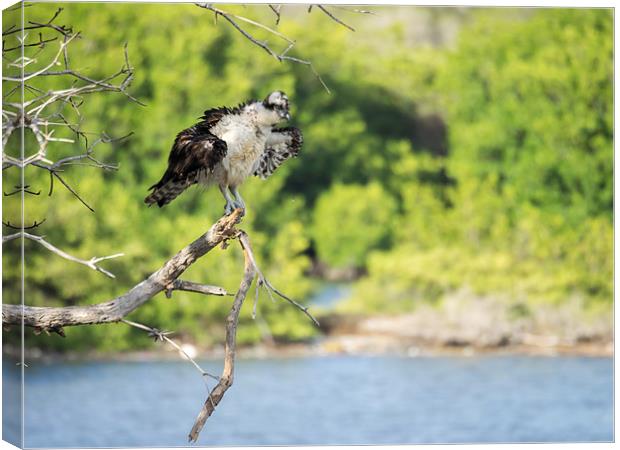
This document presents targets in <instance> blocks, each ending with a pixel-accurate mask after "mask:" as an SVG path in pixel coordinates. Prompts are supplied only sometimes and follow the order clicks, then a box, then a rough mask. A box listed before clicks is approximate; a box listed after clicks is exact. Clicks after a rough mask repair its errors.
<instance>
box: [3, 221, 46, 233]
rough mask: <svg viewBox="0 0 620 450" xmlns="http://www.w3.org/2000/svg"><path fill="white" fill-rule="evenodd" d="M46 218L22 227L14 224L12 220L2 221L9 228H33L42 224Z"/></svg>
mask: <svg viewBox="0 0 620 450" xmlns="http://www.w3.org/2000/svg"><path fill="white" fill-rule="evenodd" d="M45 220H46V219H43V220H42V221H41V222H37V221H36V220H35V221H34V223H33V224H32V225H30V226H28V227H25V226H23V225H22V226H21V227H17V226H15V225H12V224H11V222H8V221H7V222H2V225H4V226H5V227H7V228H12V229H13V230H32V229H33V228H36V227H38V226H39V225H41V224H42V223H43V222H45Z"/></svg>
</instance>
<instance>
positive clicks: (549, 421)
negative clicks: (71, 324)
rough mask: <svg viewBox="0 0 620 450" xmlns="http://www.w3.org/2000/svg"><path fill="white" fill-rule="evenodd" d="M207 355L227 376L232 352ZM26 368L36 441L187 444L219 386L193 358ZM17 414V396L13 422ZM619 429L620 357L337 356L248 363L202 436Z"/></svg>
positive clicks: (573, 434)
mask: <svg viewBox="0 0 620 450" xmlns="http://www.w3.org/2000/svg"><path fill="white" fill-rule="evenodd" d="M201 364H202V365H203V368H205V369H206V370H208V371H210V372H212V373H219V372H220V369H221V367H220V364H219V362H216V361H201ZM3 370H4V377H5V378H4V383H5V388H6V386H7V384H6V383H7V381H8V382H9V383H10V382H11V380H12V381H13V382H15V381H18V377H19V370H18V368H16V366H15V365H14V362H10V361H8V360H5V363H4V364H3ZM25 371H26V384H25V389H26V390H25V421H26V442H25V444H26V446H27V447H97V446H108V447H110V446H121V447H128V446H179V445H186V442H187V440H186V439H187V433H188V431H189V429H190V428H191V425H192V424H193V421H194V419H195V416H196V414H197V413H198V411H199V410H200V408H201V407H202V404H203V401H204V399H205V396H206V390H205V387H204V383H203V382H202V381H201V377H200V375H199V374H198V372H197V371H196V370H195V369H194V368H193V367H191V366H190V364H189V363H187V362H183V361H179V362H79V363H68V362H64V363H54V364H44V363H36V362H32V363H30V364H29V367H28V368H26V369H25ZM211 383H213V381H211ZM5 397H6V390H5ZM10 414H11V411H10V410H8V409H6V405H5V408H4V415H5V418H6V419H5V420H9V419H10V418H8V417H7V416H9V415H10ZM5 426H6V422H5ZM9 432H10V430H8V429H7V428H6V427H5V429H4V433H5V438H6V437H9V436H8V433H9ZM613 437H614V436H613V360H612V359H611V358H590V357H556V358H550V357H531V356H480V357H417V358H406V357H389V356H382V357H353V356H351V357H349V356H334V357H312V358H288V359H277V358H274V359H255V360H252V359H245V360H240V361H238V364H237V375H236V378H235V384H234V385H233V386H232V387H231V388H230V389H229V390H228V392H227V393H226V396H225V397H224V400H223V401H222V403H221V404H220V406H219V407H218V409H217V410H216V412H215V413H214V415H213V416H212V417H211V418H210V419H209V420H208V421H207V424H206V426H205V428H204V430H203V432H202V434H201V437H200V439H199V444H201V445H209V446H222V445H295V444H298V445H299V444H325V445H326V444H403V443H409V444H411V443H458V442H551V441H556V442H566V441H611V440H613Z"/></svg>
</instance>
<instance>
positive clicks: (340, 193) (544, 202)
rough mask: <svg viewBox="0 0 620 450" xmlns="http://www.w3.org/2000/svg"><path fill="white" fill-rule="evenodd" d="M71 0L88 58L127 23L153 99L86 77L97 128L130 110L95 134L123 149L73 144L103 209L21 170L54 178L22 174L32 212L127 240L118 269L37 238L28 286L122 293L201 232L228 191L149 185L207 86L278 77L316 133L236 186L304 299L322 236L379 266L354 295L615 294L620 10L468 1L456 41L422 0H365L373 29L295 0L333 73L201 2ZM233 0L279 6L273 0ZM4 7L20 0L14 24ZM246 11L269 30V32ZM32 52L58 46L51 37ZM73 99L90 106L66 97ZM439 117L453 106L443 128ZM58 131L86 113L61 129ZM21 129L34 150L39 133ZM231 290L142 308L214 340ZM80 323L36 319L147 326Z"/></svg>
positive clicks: (111, 46) (263, 83) (344, 253)
mask: <svg viewBox="0 0 620 450" xmlns="http://www.w3.org/2000/svg"><path fill="white" fill-rule="evenodd" d="M62 6H63V7H64V11H63V13H62V15H61V16H60V19H59V21H60V23H62V24H68V25H69V24H70V25H72V26H73V28H74V29H75V30H81V31H82V34H83V37H82V39H80V40H77V41H75V42H74V43H73V44H72V46H71V47H72V48H71V52H72V53H71V54H72V60H73V61H75V62H78V64H77V65H78V66H79V67H80V68H81V69H83V70H84V71H85V73H87V74H89V75H91V76H93V77H103V76H105V75H107V74H110V73H113V72H114V71H116V70H117V68H119V67H120V66H121V65H122V63H123V52H122V48H123V44H124V43H125V42H127V43H128V51H129V56H130V60H131V62H132V64H133V66H134V67H135V69H136V78H135V80H134V82H133V84H132V88H131V92H132V94H133V95H135V96H136V97H137V98H139V99H140V100H141V101H143V102H144V103H145V104H146V106H145V107H141V106H139V105H136V104H133V103H130V102H128V100H127V99H126V98H124V97H123V96H122V95H119V94H93V95H91V96H88V97H86V98H85V99H84V100H85V101H84V104H83V106H82V107H81V112H82V114H83V117H84V122H83V125H82V127H83V129H84V130H86V131H90V132H97V133H98V132H101V131H105V132H107V133H108V134H110V135H112V136H121V135H124V134H127V133H129V132H130V131H133V135H132V136H131V137H130V138H128V139H127V140H125V141H121V142H116V143H113V144H110V145H99V146H98V147H97V149H96V155H97V157H98V158H100V159H102V160H104V161H115V162H118V163H119V164H120V168H119V170H118V171H116V172H102V171H99V170H97V169H93V168H88V167H79V166H76V167H72V168H69V169H67V171H66V172H64V173H63V177H64V178H65V179H66V180H67V181H68V182H69V183H70V184H71V185H72V186H73V187H75V189H76V190H77V191H78V192H79V193H80V195H81V196H82V197H83V198H84V199H85V200H86V201H87V202H88V203H89V204H90V205H92V206H93V207H94V209H95V213H90V212H89V211H88V210H87V209H86V208H84V206H83V205H82V204H81V203H80V202H79V201H78V200H77V199H75V198H74V197H73V196H72V195H71V193H69V192H68V191H67V190H66V189H64V187H63V186H62V185H60V184H59V183H57V182H56V183H55V186H54V190H53V193H52V195H51V197H50V196H47V195H46V194H47V193H48V191H49V187H50V186H49V175H48V174H47V173H43V171H40V170H36V169H34V168H28V169H27V170H26V173H25V177H26V183H27V184H29V185H30V186H31V189H32V190H34V191H38V190H40V191H41V195H39V196H26V203H25V210H26V222H27V223H32V221H33V220H37V221H40V220H41V219H43V218H45V219H46V222H45V223H44V225H43V226H42V227H40V228H39V229H37V230H35V232H37V233H40V234H45V236H46V239H47V240H48V241H49V242H51V243H53V244H54V245H57V246H58V247H60V248H62V249H64V250H65V251H67V252H68V253H71V254H73V255H75V256H78V257H81V258H86V259H88V258H90V257H92V256H94V255H97V256H103V255H109V254H113V253H118V252H123V253H124V254H125V256H124V257H122V258H119V259H115V260H110V261H107V262H105V263H103V265H104V266H105V267H106V268H107V269H108V270H110V271H112V272H113V273H115V274H116V275H117V278H116V279H114V280H111V279H108V278H106V277H104V276H103V275H102V274H100V273H97V272H94V271H92V270H90V269H88V268H86V267H84V266H80V265H76V264H70V263H68V262H67V261H65V260H63V259H61V258H59V257H58V256H56V255H53V254H51V253H49V252H47V251H46V250H45V249H43V248H42V247H41V246H39V245H37V244H36V243H34V242H29V241H27V242H26V255H27V256H26V289H27V292H26V302H27V303H28V304H32V305H74V304H89V303H95V302H100V301H104V300H106V299H109V298H111V297H113V296H115V295H118V294H121V293H123V292H125V291H126V290H127V289H128V288H130V287H131V286H133V285H135V284H136V283H138V282H140V281H141V280H143V279H144V278H145V277H146V276H148V275H149V274H150V273H152V272H153V271H154V270H156V269H158V268H159V267H160V265H161V264H162V262H163V261H165V260H166V259H168V258H169V257H170V256H172V255H173V254H174V253H175V252H176V251H178V250H179V249H180V248H182V247H183V246H185V245H186V244H187V243H189V242H190V241H191V240H192V239H194V238H196V237H197V236H199V235H200V234H201V233H203V232H204V231H205V230H206V229H207V227H208V226H209V225H210V224H211V223H213V222H214V221H215V220H216V219H217V218H218V217H219V216H220V215H221V213H222V209H223V200H222V199H221V196H220V194H219V192H216V191H217V190H215V191H214V190H209V191H206V192H205V190H204V189H203V188H192V189H190V190H189V191H188V192H186V193H184V194H183V195H182V196H181V197H179V198H178V199H177V200H175V201H174V202H173V203H171V204H170V205H168V206H166V207H165V208H163V209H158V208H147V207H146V206H145V205H144V204H143V198H144V196H145V195H146V192H147V187H148V186H149V185H151V184H153V183H154V182H156V181H157V180H158V179H159V177H160V176H161V174H162V171H163V170H164V167H165V161H166V157H167V155H168V151H169V149H170V146H171V144H172V141H173V138H174V136H175V133H177V132H178V131H179V130H181V129H183V128H185V127H187V126H189V125H191V124H193V123H194V122H195V121H196V119H197V117H198V116H200V115H201V113H202V111H203V110H205V109H206V108H208V107H211V106H215V105H229V104H235V103H237V102H240V101H242V100H245V99H246V98H248V97H255V98H262V97H263V96H264V95H265V94H266V93H267V92H269V91H270V90H273V89H282V90H284V91H286V92H287V94H288V95H289V97H290V98H291V100H292V108H293V109H292V115H293V123H292V124H293V125H296V126H299V127H300V128H301V129H302V130H303V133H304V138H305V139H304V140H305V144H304V148H303V150H302V153H301V154H300V157H299V158H296V159H294V160H292V161H289V162H287V164H286V165H284V166H283V167H282V168H280V169H278V171H277V172H276V173H275V175H274V176H272V177H271V178H269V180H268V181H266V182H263V181H261V180H259V179H252V180H248V182H246V184H245V185H244V186H243V187H242V190H241V191H242V193H243V195H244V198H245V199H246V202H247V204H248V205H249V210H248V214H247V217H246V218H245V219H244V222H243V228H244V229H245V230H246V231H248V233H249V235H250V237H251V239H252V242H253V245H254V249H255V251H256V256H257V258H258V260H259V264H260V265H261V267H262V269H263V271H264V272H265V273H266V274H267V276H268V277H269V278H270V280H271V281H272V283H273V284H274V285H276V286H277V287H278V288H279V289H281V290H282V291H284V292H286V293H287V294H289V295H290V296H292V297H293V298H295V299H298V300H300V299H301V300H303V299H306V298H307V297H308V296H309V294H310V293H311V292H312V290H313V288H314V283H313V281H312V280H311V279H309V278H308V277H307V275H306V273H307V271H308V270H309V268H310V266H311V263H312V261H311V256H312V257H314V256H315V255H316V258H318V260H320V261H322V262H324V263H327V264H328V265H330V266H334V267H346V266H357V267H365V268H366V269H367V270H368V276H367V277H365V278H363V279H361V280H360V281H358V282H357V284H356V287H355V289H354V291H353V294H352V298H351V299H350V301H348V302H347V303H346V304H344V305H342V307H343V308H344V309H345V310H354V311H356V312H361V313H386V312H389V313H399V312H403V311H410V310H412V309H414V308H415V307H416V305H417V304H418V303H419V302H422V301H432V302H436V303H437V304H438V305H440V304H441V299H442V298H443V296H444V295H445V294H446V293H448V292H450V291H452V290H456V289H459V288H461V287H464V286H466V287H468V288H470V289H471V290H472V291H474V292H475V293H479V294H481V295H482V294H485V295H486V294H491V295H494V294H497V296H498V298H500V297H502V298H503V297H506V296H507V297H509V298H511V299H513V300H515V301H516V303H514V304H518V305H521V306H519V308H517V309H516V310H515V312H514V313H515V314H516V315H519V314H521V315H523V314H526V313H527V312H528V311H531V310H532V309H533V308H536V305H537V304H540V303H541V302H545V303H548V304H556V303H561V302H564V301H566V300H568V299H569V298H573V297H579V298H581V299H583V300H584V303H585V304H587V305H588V306H589V307H591V308H593V309H596V308H602V310H604V311H608V308H609V305H610V303H611V299H612V273H613V259H612V237H613V231H612V230H613V225H612V211H613V210H612V201H613V190H612V188H613V183H612V167H613V165H612V157H613V145H612V138H613V116H612V114H613V113H612V105H613V103H612V92H613V91H612V74H613V64H612V56H613V53H612V50H613V42H612V36H613V34H612V31H613V19H612V14H611V13H610V11H608V10H600V9H599V10H588V9H539V10H513V9H496V10H486V9H476V10H471V11H469V12H468V13H467V14H466V16H465V19H466V20H464V21H463V22H459V24H463V23H465V25H463V27H462V28H461V29H460V30H458V40H457V43H456V45H454V46H451V45H450V46H446V47H437V46H435V45H434V44H432V43H428V44H425V43H418V42H417V38H416V39H412V38H411V36H410V34H411V33H410V28H411V26H409V25H408V22H407V17H409V16H407V15H406V14H413V15H415V14H418V13H419V14H422V12H428V10H426V9H414V8H400V9H394V8H383V9H381V11H380V12H381V17H386V20H385V21H384V22H382V23H383V25H380V24H379V23H378V22H377V16H365V17H357V18H355V17H353V16H351V17H348V19H350V20H351V21H353V24H354V25H355V27H356V28H357V29H358V33H351V32H349V31H348V30H347V29H345V28H344V27H340V26H338V25H337V24H335V23H334V22H332V21H331V20H329V19H328V18H326V17H325V16H324V15H321V14H316V13H315V12H314V11H313V13H312V14H307V13H306V11H305V8H304V7H296V6H286V8H287V11H289V12H290V15H289V14H288V13H287V14H285V16H286V17H283V19H282V22H281V24H280V25H279V27H278V30H279V31H281V32H282V33H284V34H287V35H290V36H294V37H296V38H297V45H296V48H295V50H293V51H292V52H293V53H292V55H293V56H299V57H303V58H305V59H310V60H312V61H313V64H314V66H315V68H316V70H317V71H318V72H319V73H320V74H321V75H322V77H323V79H324V80H325V82H326V83H327V84H328V85H329V86H330V88H331V90H332V94H331V95H330V94H328V93H327V92H325V91H324V90H323V89H322V87H321V85H320V83H319V82H318V80H317V79H316V77H315V76H314V74H313V73H312V71H311V70H309V69H308V67H306V66H304V65H295V64H288V63H279V62H278V61H276V60H275V59H273V58H270V57H269V56H268V55H267V54H266V53H264V52H262V51H261V50H260V49H258V48H256V47H255V46H253V45H251V44H250V43H249V42H248V41H247V40H246V39H245V38H244V37H243V36H241V35H240V34H239V33H238V32H237V31H236V30H234V29H233V28H232V27H230V26H229V24H227V23H226V22H225V21H222V20H220V21H219V22H218V23H217V24H214V23H213V21H212V17H211V16H210V14H209V13H207V12H206V11H204V10H203V9H200V8H197V7H196V6H194V5H189V4H187V5H186V4H183V5H182V4H174V5H166V4H148V5H146V4H145V5H136V4H115V3H102V4H96V3H83V4H79V3H71V4H65V5H62ZM57 7H58V5H57V4H45V3H41V4H37V5H35V6H33V7H31V8H27V10H26V13H27V17H26V20H38V21H45V20H47V19H48V18H49V17H50V16H51V15H52V14H53V12H54V11H55V9H56V8H57ZM227 8H230V10H231V11H236V12H239V13H241V14H244V15H248V16H252V17H254V18H258V19H260V20H261V21H263V22H264V23H272V22H270V21H273V17H272V16H271V15H270V13H269V11H268V10H267V9H266V8H262V7H247V8H244V7H243V6H240V5H236V6H230V7H227ZM443 11H444V12H442V13H437V14H439V16H438V17H448V16H449V17H450V18H451V19H450V20H456V19H454V17H456V15H452V14H453V13H452V12H451V11H450V10H448V9H445V10H443ZM442 14H444V15H445V16H442ZM401 16H402V18H401ZM9 20H11V18H10V17H8V16H5V18H4V21H5V25H6V24H7V21H9ZM460 20H463V19H460ZM459 26H460V25H459ZM4 28H6V26H5V27H4ZM371 30H372V31H371ZM253 31H255V32H256V36H257V37H258V38H259V39H265V38H267V37H268V36H267V35H266V34H264V33H263V30H260V29H253ZM297 49H299V50H297ZM31 50H33V49H31ZM34 50H36V49H34ZM45 51H54V47H50V48H49V49H48V50H45ZM295 52H298V53H295ZM38 59H39V60H40V61H43V60H45V52H44V53H42V54H40V55H39V57H38ZM52 78H53V77H42V78H38V79H36V80H35V82H34V83H35V84H36V86H37V87H38V88H40V89H43V90H45V89H49V88H50V87H52V83H58V82H57V81H54V80H52ZM65 87H66V86H65ZM27 95H34V94H31V93H28V94H27ZM64 113H66V114H67V117H68V118H71V119H73V120H76V119H77V118H76V117H73V116H71V112H70V108H66V110H65V111H64ZM433 121H434V122H433ZM437 121H439V122H441V121H443V122H445V129H447V136H442V132H441V130H442V128H441V127H438V126H437ZM433 124H434V125H433ZM57 137H67V138H68V137H72V134H71V132H70V130H65V132H64V134H63V133H62V132H60V134H58V135H57ZM94 138H95V136H94V135H89V139H94ZM25 142H26V147H27V153H28V152H30V150H29V149H32V148H33V147H32V137H31V136H30V137H29V136H26V141H25ZM83 148H84V142H83V141H82V142H80V143H76V144H75V145H73V146H68V145H65V144H56V143H55V144H52V145H51V146H50V155H51V156H52V157H53V158H58V157H62V156H63V155H67V154H74V153H77V152H79V151H82V150H83ZM7 151H8V152H9V153H10V154H15V155H17V154H19V142H18V140H17V139H13V138H12V139H11V140H10V141H9V144H8V146H7ZM18 175H19V174H18V173H17V171H15V170H6V171H5V172H4V176H3V189H4V191H5V192H9V191H11V190H13V189H14V186H15V185H18V184H19V176H18ZM3 217H4V220H5V221H7V220H8V221H10V222H11V223H19V220H18V218H19V217H20V204H19V201H18V197H17V196H14V197H5V201H4V203H3ZM4 232H5V234H8V233H9V232H10V230H7V229H6V228H5V230H4ZM18 255H19V242H18V241H12V242H9V243H7V244H6V245H5V248H4V252H3V264H4V275H3V286H4V293H5V300H6V301H7V302H10V303H18V301H19V300H18V297H16V295H17V293H18V288H19V283H20V266H19V258H18ZM309 255H311V256H309ZM242 265H243V263H242V255H241V253H240V251H239V249H238V248H237V245H236V244H235V245H232V246H231V247H230V248H229V249H227V250H221V249H216V250H214V251H213V253H212V254H210V255H209V256H208V257H206V258H204V259H202V260H201V261H200V262H199V263H197V264H195V265H193V266H192V267H191V268H190V269H189V270H188V272H187V274H186V275H184V278H186V279H188V280H194V281H199V282H204V283H209V284H217V285H221V286H223V287H225V288H226V289H227V290H228V291H229V292H234V291H235V290H236V288H237V286H238V283H239V281H240V278H241V275H242ZM11 298H13V299H12V300H11ZM227 299H228V297H225V298H218V297H202V296H200V295H198V294H192V293H186V292H175V293H174V294H173V298H172V299H167V298H165V297H164V296H163V295H159V296H157V297H156V298H154V299H153V300H151V301H150V302H149V303H147V304H146V305H144V306H143V307H142V308H140V309H139V310H137V311H136V312H135V313H133V314H132V315H131V317H130V318H131V319H133V320H136V321H139V322H144V323H147V324H149V325H152V326H155V327H157V328H160V329H168V330H175V331H177V332H178V333H181V337H183V338H184V339H187V340H193V341H195V342H197V343H199V344H201V345H205V344H216V343H221V342H222V341H223V338H224V330H223V322H224V318H225V317H226V315H227V313H228V310H229V306H230V305H229V301H228V300H227ZM251 301H252V298H248V304H247V305H246V306H245V307H244V308H243V310H242V314H241V324H240V327H239V336H238V338H239V342H240V343H242V344H249V343H254V342H257V341H259V340H260V339H263V338H264V337H265V335H266V334H267V333H270V334H271V335H273V337H274V338H275V339H276V340H305V339H308V338H311V337H312V336H313V335H315V334H316V332H317V331H316V329H315V328H313V327H312V325H311V324H310V323H309V322H308V321H307V319H306V318H305V316H303V315H302V314H301V313H300V312H299V311H296V310H295V309H293V308H292V307H291V306H290V305H288V304H287V303H285V302H283V301H280V300H277V301H276V302H272V301H271V300H270V299H269V296H267V295H266V294H265V293H262V294H261V295H260V298H259V301H258V306H257V313H258V317H259V318H258V319H257V320H253V319H252V317H251V312H252V311H251V310H252V305H251ZM266 329H267V330H268V332H267V331H266ZM66 333H67V339H64V340H63V339H61V338H59V337H56V336H52V337H47V336H39V337H35V336H32V335H31V334H29V333H26V334H27V338H28V339H29V340H30V342H31V343H32V344H33V345H38V346H48V347H53V348H56V349H65V348H68V347H71V348H75V349H80V350H82V349H91V348H97V349H100V350H104V351H112V350H127V349H136V348H143V347H150V346H152V343H151V342H150V341H149V340H148V339H147V338H146V337H145V336H144V333H143V332H141V331H139V330H135V329H132V328H129V327H126V326H123V325H106V326H100V327H75V328H70V329H67V330H66ZM5 336H6V338H7V339H13V338H14V337H15V336H16V334H15V333H8V334H7V335H5Z"/></svg>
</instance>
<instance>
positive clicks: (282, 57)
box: [196, 3, 347, 94]
mask: <svg viewBox="0 0 620 450" xmlns="http://www.w3.org/2000/svg"><path fill="white" fill-rule="evenodd" d="M196 6H198V7H200V8H204V9H207V10H209V11H211V12H213V14H214V15H215V19H216V23H217V17H218V16H222V17H223V18H224V19H226V21H228V22H229V23H230V24H231V25H232V26H233V27H234V28H235V29H236V30H237V31H239V32H240V33H241V34H242V35H243V36H244V37H245V38H246V39H248V40H249V41H250V42H252V43H253V44H254V45H256V46H258V47H260V48H262V49H263V50H265V52H267V53H268V54H269V55H270V56H272V57H274V58H275V59H277V60H278V61H280V62H282V61H290V62H294V63H298V64H303V65H307V66H308V67H310V69H311V70H312V73H313V74H314V75H315V76H316V77H317V78H318V80H319V82H320V83H321V85H322V86H323V88H325V90H326V91H327V93H328V94H330V93H331V91H330V90H329V88H328V87H327V85H326V84H325V82H324V81H323V79H322V78H321V76H320V75H319V73H318V72H317V71H316V69H315V68H314V66H313V65H312V63H311V62H310V61H306V60H303V59H300V58H295V57H291V56H287V53H288V52H289V51H290V50H291V49H292V48H293V47H294V46H295V41H294V40H293V39H291V38H289V37H287V36H285V35H283V34H282V33H280V32H278V31H276V30H274V29H273V28H270V27H268V26H266V25H264V24H262V23H260V22H256V21H254V20H252V19H248V18H247V17H243V16H239V15H236V14H232V13H229V12H227V11H224V10H222V9H219V8H216V7H214V6H213V4H211V3H196ZM281 6H282V5H278V6H277V7H274V6H273V5H269V7H270V8H271V10H272V11H273V12H274V13H275V14H276V16H277V19H276V25H277V24H278V23H279V22H280V7H281ZM328 14H329V13H328ZM236 20H239V21H241V22H245V23H249V24H250V25H253V26H255V27H258V28H261V29H263V30H265V31H267V32H269V33H271V34H273V35H274V36H276V37H278V38H279V39H282V40H284V41H286V43H287V44H288V46H287V47H286V48H285V49H284V50H283V51H281V52H276V51H275V50H274V49H273V48H272V47H270V46H269V45H268V44H267V42H263V41H260V40H258V39H257V38H255V37H254V36H253V35H251V34H250V33H249V32H247V31H246V30H245V29H243V28H242V27H241V26H240V25H239V24H238V23H237V22H236ZM339 23H341V22H339ZM345 26H347V25H345Z"/></svg>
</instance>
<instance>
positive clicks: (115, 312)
mask: <svg viewBox="0 0 620 450" xmlns="http://www.w3.org/2000/svg"><path fill="white" fill-rule="evenodd" d="M241 212H242V211H241V210H240V209H237V210H235V211H233V213H232V214H231V215H229V216H224V217H222V218H221V219H220V220H218V221H217V222H216V223H215V224H214V225H213V226H212V227H211V228H210V229H209V231H207V232H206V233H205V234H203V235H202V236H200V237H199V238H198V239H196V240H195V241H194V242H192V243H191V244H189V245H188V246H186V247H185V248H183V249H182V250H181V251H179V252H178V253H177V254H176V255H174V256H173V257H172V258H170V259H169V260H168V261H166V263H165V264H164V265H163V266H162V267H161V269H159V270H158V271H156V272H154V273H153V274H152V275H151V276H149V277H148V278H147V279H146V280H144V281H142V282H141V283H139V284H137V285H136V286H134V287H133V288H131V289H130V290H129V291H127V292H126V293H125V294H123V295H120V296H118V297H116V298H114V299H112V300H110V301H108V302H104V303H98V304H95V305H89V306H67V307H43V306H23V307H22V306H21V305H7V304H3V305H2V322H3V324H5V325H21V324H22V320H23V323H24V325H25V326H28V327H37V328H40V329H44V330H45V329H53V328H57V327H64V326H73V325H89V324H99V323H109V322H118V321H120V320H121V319H122V318H123V317H125V316H126V315H127V314H129V313H130V312H132V311H134V310H135V309H137V308H138V307H140V306H141V305H143V304H144V303H146V302H147V301H148V300H150V299H151V298H152V297H153V296H155V295H156V294H158V293H159V292H162V291H164V290H165V289H167V287H168V286H170V285H172V284H173V283H174V281H175V280H176V279H177V278H179V277H180V276H181V274H183V272H185V270H187V268H188V267H190V266H191V265H192V264H193V263H194V262H196V261H197V260H198V259H199V258H201V257H202V256H204V255H205V254H207V253H208V252H210V251H211V250H213V249H214V248H215V247H217V246H218V245H219V244H221V243H222V242H224V241H226V240H228V239H232V238H234V237H235V236H236V234H237V233H238V231H237V230H236V228H235V224H236V223H237V221H238V220H239V218H240V217H241ZM22 235H24V237H28V233H15V234H13V235H9V236H4V237H3V241H4V242H7V241H10V240H13V239H17V238H19V237H21V236H22ZM36 238H40V237H38V236H37V237H36ZM35 240H36V239H35ZM39 242H40V241H39ZM40 243H41V242H40Z"/></svg>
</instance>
